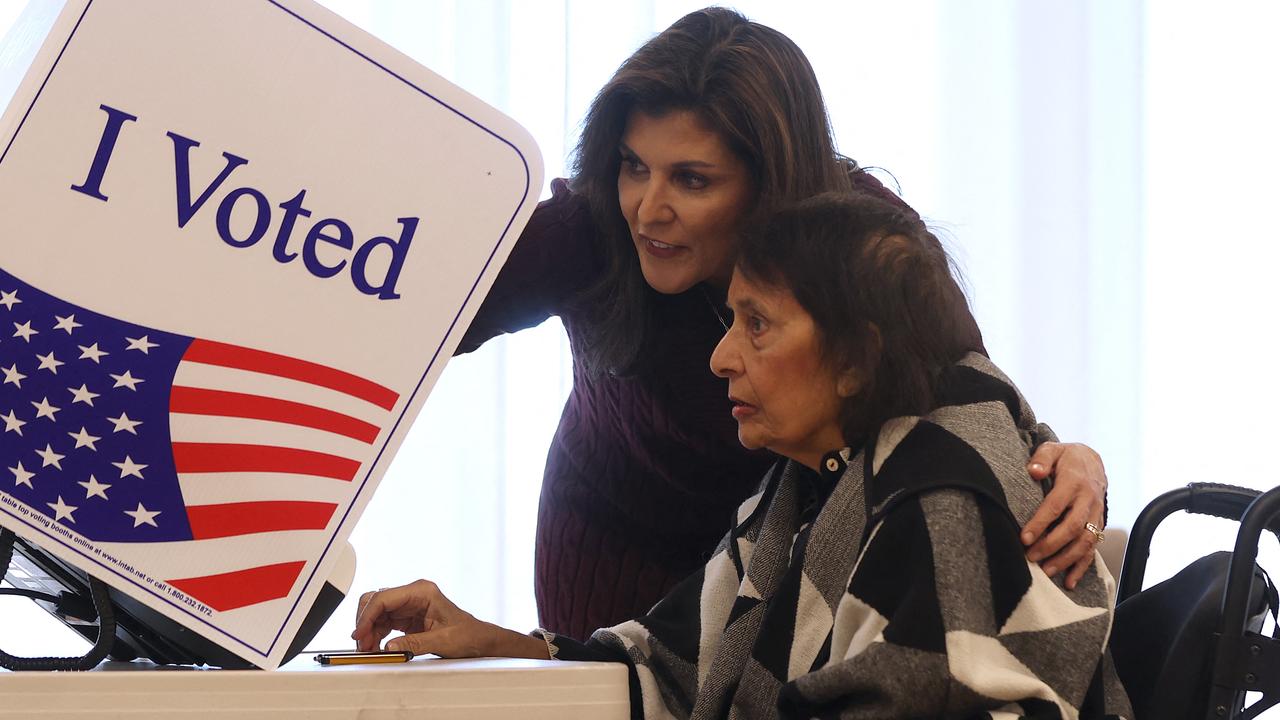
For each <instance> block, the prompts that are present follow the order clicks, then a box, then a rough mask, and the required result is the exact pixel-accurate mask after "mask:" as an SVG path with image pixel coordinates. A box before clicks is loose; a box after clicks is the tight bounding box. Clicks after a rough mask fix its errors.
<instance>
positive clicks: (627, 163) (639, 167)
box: [622, 157, 649, 175]
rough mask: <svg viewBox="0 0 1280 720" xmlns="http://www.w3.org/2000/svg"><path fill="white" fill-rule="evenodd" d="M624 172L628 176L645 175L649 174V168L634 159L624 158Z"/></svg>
mask: <svg viewBox="0 0 1280 720" xmlns="http://www.w3.org/2000/svg"><path fill="white" fill-rule="evenodd" d="M622 171H623V172H624V173H626V174H628V175H645V174H648V172H649V168H647V167H645V164H644V163H642V162H640V161H639V160H637V159H635V158H633V157H624V158H622Z"/></svg>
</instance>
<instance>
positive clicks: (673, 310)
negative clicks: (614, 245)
mask: <svg viewBox="0 0 1280 720" xmlns="http://www.w3.org/2000/svg"><path fill="white" fill-rule="evenodd" d="M859 175H861V176H862V177H861V179H860V181H859V183H858V184H859V185H862V184H864V183H865V184H866V185H867V188H868V189H869V190H873V191H876V192H878V193H884V194H889V193H888V191H887V190H885V189H884V188H883V187H882V186H881V185H880V183H879V182H877V181H876V180H875V179H874V178H871V177H870V176H867V175H865V174H862V173H859ZM552 189H553V192H554V195H553V197H552V198H551V199H549V200H546V201H544V202H542V203H541V204H539V206H538V208H537V209H536V210H535V211H534V213H533V216H532V218H531V219H530V221H529V224H528V226H526V228H525V230H524V232H523V233H522V234H521V236H520V239H519V241H518V242H517V244H516V246H515V248H514V249H513V250H512V253H511V256H510V258H509V259H508V260H507V263H506V265H505V266H503V269H502V272H501V273H500V274H499V276H498V279H497V281H496V282H495V283H494V286H493V288H492V289H491V290H490V291H489V295H488V296H487V297H486V298H485V301H484V304H483V305H482V306H481V308H480V311H479V313H478V314H477V315H476V319H475V320H474V321H473V322H472V324H471V327H470V328H469V329H468V331H467V334H466V336H465V337H464V338H463V341H462V344H461V345H460V346H459V348H458V352H459V353H465V352H470V351H472V350H474V349H476V348H477V347H479V346H480V345H481V344H483V343H484V342H485V341H486V340H488V339H489V338H491V337H494V336H496V335H499V334H502V333H508V332H515V331H517V330H522V329H524V328H528V327H532V326H534V325H537V324H539V323H541V322H542V321H543V320H546V319H547V318H548V317H550V316H552V315H557V316H559V317H560V319H561V321H562V322H563V323H564V326H565V329H566V330H567V331H568V334H569V343H570V346H571V348H572V350H573V357H574V362H573V390H572V391H571V392H570V394H569V400H568V402H567V403H566V404H565V408H564V414H563V415H562V416H561V418H560V426H559V428H558V429H557V430H556V434H555V437H554V438H553V439H552V441H551V448H550V450H549V451H548V453H547V464H546V470H545V473H544V475H543V480H542V496H541V501H540V502H539V506H538V528H537V541H536V547H535V548H534V562H535V564H536V568H535V576H534V581H535V587H534V590H535V594H536V597H537V602H538V615H539V619H540V622H541V624H542V626H543V627H544V628H546V629H547V630H551V631H553V632H556V633H561V634H565V635H568V636H570V637H575V638H579V639H586V638H587V637H589V636H590V635H591V632H592V631H594V630H595V629H596V628H601V627H609V626H612V625H616V624H617V623H619V622H622V621H623V620H627V619H630V618H633V617H638V616H640V615H643V614H645V613H646V612H647V611H648V610H649V609H650V608H651V607H652V606H653V604H654V603H655V602H657V600H658V599H659V598H661V597H662V596H663V595H665V594H666V593H667V591H668V590H669V589H670V588H671V587H672V586H673V585H674V584H675V583H676V582H678V581H679V580H681V579H682V578H684V577H685V576H686V575H688V574H689V573H690V572H692V571H693V570H695V569H697V568H699V567H701V566H702V565H703V564H704V563H705V562H706V559H707V557H708V556H709V555H710V554H711V551H712V550H714V549H715V545H716V543H717V542H718V541H719V539H720V536H721V535H722V534H723V532H724V528H725V527H727V526H728V524H729V522H730V519H731V517H732V515H733V512H734V511H735V509H736V508H737V506H738V505H739V504H740V503H741V502H742V501H743V500H744V499H745V498H746V497H748V496H749V495H750V494H751V493H752V492H754V491H755V489H756V487H757V485H758V484H759V482H760V479H761V477H762V476H763V475H764V472H765V470H766V469H768V466H769V465H770V464H772V462H773V460H774V459H775V456H773V455H772V454H770V453H767V452H763V451H755V452H752V451H748V450H746V449H744V448H743V447H742V446H741V445H740V444H739V443H738V436H737V423H736V422H735V421H734V420H733V417H732V415H731V414H730V409H731V405H730V403H729V399H728V384H727V382H726V381H725V380H723V379H721V378H718V377H716V376H715V375H713V374H712V373H711V369H710V365H709V362H710V358H711V351H712V350H713V349H714V348H715V346H716V343H718V342H719V341H720V338H721V337H722V336H723V335H724V328H723V327H722V326H721V325H720V321H719V319H718V318H717V316H716V313H715V309H714V308H713V307H712V306H711V305H710V304H709V301H708V295H707V294H705V293H704V292H703V291H702V289H701V288H694V289H692V290H690V291H688V292H685V293H682V294H680V295H667V296H660V297H659V299H658V309H657V318H658V320H657V322H656V323H655V327H654V334H653V337H652V338H651V340H650V342H651V343H652V347H653V348H655V349H656V351H655V352H653V354H652V356H651V357H650V358H648V359H647V360H648V362H646V364H645V369H644V370H642V371H640V372H639V373H638V374H636V375H633V376H627V377H616V376H612V375H594V376H593V375H591V374H590V373H588V372H587V371H586V369H585V368H584V367H583V362H582V359H581V354H582V353H581V350H582V343H583V342H584V340H583V327H584V325H583V324H584V323H586V322H588V320H587V318H586V317H585V316H584V315H583V314H582V313H581V312H575V311H574V309H573V303H572V302H571V301H572V300H573V298H574V297H575V296H576V295H577V294H578V293H580V292H581V291H582V290H584V289H585V288H587V287H588V286H589V285H590V284H591V283H592V282H593V281H594V280H596V279H597V278H598V277H599V276H600V273H602V272H603V265H604V261H603V256H602V251H601V248H600V243H599V238H598V237H597V235H596V232H595V228H594V226H593V223H592V220H591V215H590V210H589V208H588V206H587V202H586V200H585V198H582V197H579V196H575V195H573V194H572V193H571V192H570V191H569V189H568V187H567V185H566V184H565V183H564V181H562V180H557V181H555V182H554V183H552ZM895 200H896V197H895ZM899 202H901V201H899Z"/></svg>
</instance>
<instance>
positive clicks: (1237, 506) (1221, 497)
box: [1116, 483, 1280, 603]
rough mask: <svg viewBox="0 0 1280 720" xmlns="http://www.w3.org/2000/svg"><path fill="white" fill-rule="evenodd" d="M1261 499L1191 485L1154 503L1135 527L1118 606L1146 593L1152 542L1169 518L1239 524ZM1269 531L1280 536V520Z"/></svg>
mask: <svg viewBox="0 0 1280 720" xmlns="http://www.w3.org/2000/svg"><path fill="white" fill-rule="evenodd" d="M1260 495H1262V492H1261V491H1259V490H1253V489H1251V488H1245V487H1238V486H1236V485H1225V484H1222V483H1191V484H1190V485H1187V486H1186V487H1181V488H1177V489H1175V490H1170V491H1169V492H1166V493H1164V494H1163V495H1160V496H1159V497H1157V498H1156V499H1155V500H1152V501H1151V502H1150V503H1148V504H1147V506H1146V507H1145V508H1143V510H1142V513H1141V514H1139V515H1138V519H1137V520H1135V521H1134V523H1133V531H1132V533H1130V538H1129V546H1128V549H1127V551H1126V552H1125V557H1124V567H1123V568H1122V570H1121V572H1120V582H1119V585H1118V588H1117V592H1116V602H1117V603H1119V602H1123V601H1124V600H1126V599H1128V598H1130V597H1132V596H1133V595H1136V594H1138V591H1140V590H1141V589H1142V579H1143V577H1144V576H1145V575H1146V572H1147V558H1148V557H1149V556H1150V554H1151V538H1152V537H1153V536H1154V535H1155V532H1156V528H1157V527H1159V525H1160V523H1161V522H1162V521H1163V520H1164V519H1165V518H1166V517H1168V516H1170V515H1172V514H1173V513H1175V512H1177V511H1179V510H1185V511H1187V512H1190V513H1196V514H1198V515H1212V516H1214V517H1220V518H1224V519H1227V520H1234V521H1237V522H1238V521H1239V520H1240V519H1241V518H1242V517H1243V516H1244V514H1245V510H1247V509H1248V508H1249V506H1250V505H1251V504H1252V503H1253V501H1254V500H1257V499H1258V497H1259V496H1260ZM1266 529H1268V530H1271V531H1272V532H1274V533H1276V534H1277V535H1280V519H1278V520H1269V521H1268V522H1267V523H1266Z"/></svg>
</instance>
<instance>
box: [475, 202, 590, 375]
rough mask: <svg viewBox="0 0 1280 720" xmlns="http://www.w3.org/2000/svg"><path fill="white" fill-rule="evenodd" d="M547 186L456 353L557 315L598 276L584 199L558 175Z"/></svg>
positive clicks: (588, 215)
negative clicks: (547, 192)
mask: <svg viewBox="0 0 1280 720" xmlns="http://www.w3.org/2000/svg"><path fill="white" fill-rule="evenodd" d="M551 189H552V196H551V197H550V198H549V199H547V200H544V201H542V202H541V203H539V204H538V207H537V208H536V209H534V211H533V215H532V216H531V217H530V218H529V224H528V225H526V226H525V228H524V231H523V232H522V233H520V239H519V240H517V241H516V245H515V247H514V248H512V250H511V255H510V256H509V257H508V258H507V262H506V264H504V265H503V266H502V271H501V272H500V273H499V274H498V278H497V280H495V281H494V284H493V287H491V288H490V289H489V294H488V295H486V296H485V299H484V303H483V304H482V305H481V306H480V310H479V312H478V313H477V314H476V317H475V319H474V320H472V321H471V326H470V327H469V328H468V329H467V334H466V335H465V336H463V338H462V342H461V344H459V345H458V350H457V354H462V353H468V352H471V351H473V350H475V349H476V348H478V347H480V346H481V345H483V344H484V343H485V342H486V341H488V340H489V339H490V338H493V337H495V336H498V335H502V334H504V333H511V332H516V331H519V330H524V329H526V328H531V327H533V326H535V325H538V324H540V323H541V322H542V321H544V320H546V319H547V318H549V317H551V316H552V315H560V314H561V313H562V312H563V311H564V309H565V306H566V305H567V303H568V302H569V301H570V300H572V299H573V297H574V296H575V295H577V294H578V293H580V292H581V291H582V290H584V289H586V288H587V287H589V286H590V285H591V283H592V282H594V281H595V280H596V279H597V278H598V277H599V274H600V272H601V270H602V263H601V261H600V259H599V251H598V248H597V246H596V237H595V235H596V233H595V229H594V226H593V224H592V221H591V212H590V209H589V208H588V206H587V202H586V199H585V198H583V197H581V196H579V195H575V194H573V193H572V192H571V191H570V190H569V185H568V183H567V182H565V181H564V180H563V179H557V180H555V181H553V182H552V183H551Z"/></svg>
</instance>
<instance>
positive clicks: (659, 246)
mask: <svg viewBox="0 0 1280 720" xmlns="http://www.w3.org/2000/svg"><path fill="white" fill-rule="evenodd" d="M640 244H641V245H642V246H643V247H644V249H645V252H647V253H649V254H650V255H652V256H654V257H656V258H662V259H664V260H665V259H668V258H673V257H675V256H677V255H679V254H680V253H681V252H682V251H684V250H685V248H683V247H680V246H679V245H669V244H667V243H664V242H661V241H659V240H654V239H653V238H651V237H649V236H648V235H641V236H640Z"/></svg>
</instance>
